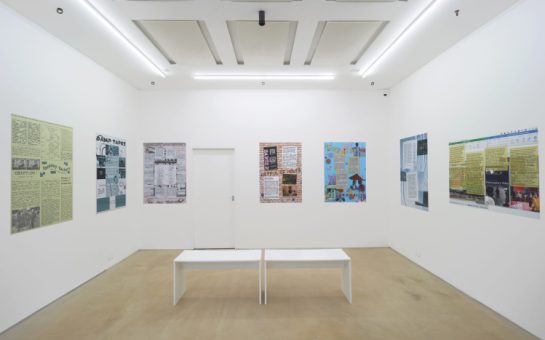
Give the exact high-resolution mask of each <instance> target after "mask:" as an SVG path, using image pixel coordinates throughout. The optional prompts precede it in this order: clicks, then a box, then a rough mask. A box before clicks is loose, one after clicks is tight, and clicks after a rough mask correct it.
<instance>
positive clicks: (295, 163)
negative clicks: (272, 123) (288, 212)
mask: <svg viewBox="0 0 545 340" xmlns="http://www.w3.org/2000/svg"><path fill="white" fill-rule="evenodd" d="M301 150H302V147H301V143H260V144H259V169H260V171H259V189H260V190H259V191H260V201H261V203H290V202H293V203H301V202H302V200H303V198H302V196H303V185H302V176H301V174H302V172H301Z"/></svg>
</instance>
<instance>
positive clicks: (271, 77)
mask: <svg viewBox="0 0 545 340" xmlns="http://www.w3.org/2000/svg"><path fill="white" fill-rule="evenodd" d="M193 79H195V80H334V79H335V75H334V74H195V75H193Z"/></svg>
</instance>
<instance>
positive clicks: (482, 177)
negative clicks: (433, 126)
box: [449, 129, 540, 218]
mask: <svg viewBox="0 0 545 340" xmlns="http://www.w3.org/2000/svg"><path fill="white" fill-rule="evenodd" d="M537 137H538V131H537V129H527V130H518V131H513V132H507V133H503V134H500V135H497V136H491V137H483V138H476V139H471V140H464V141H459V142H453V143H449V151H450V155H449V157H450V172H449V188H450V201H451V202H452V203H458V204H465V205H470V206H475V207H480V208H485V209H490V210H497V211H503V212H509V213H512V214H517V215H524V216H529V217H535V218H539V211H540V202H539V159H538V138H537Z"/></svg>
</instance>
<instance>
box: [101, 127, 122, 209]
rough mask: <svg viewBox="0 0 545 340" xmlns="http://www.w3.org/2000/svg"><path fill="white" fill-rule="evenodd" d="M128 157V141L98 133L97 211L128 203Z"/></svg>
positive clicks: (119, 206) (120, 206) (115, 207)
mask: <svg viewBox="0 0 545 340" xmlns="http://www.w3.org/2000/svg"><path fill="white" fill-rule="evenodd" d="M126 159H127V143H126V141H125V140H124V139H121V138H116V137H111V136H107V135H103V134H97V136H96V168H97V183H96V185H97V193H96V196H97V197H96V200H97V202H96V204H97V207H96V209H97V210H96V212H97V213H100V212H104V211H108V210H114V209H117V208H122V207H124V206H125V205H126V201H127V199H126V197H127V196H126V195H127V179H126V168H125V164H126Z"/></svg>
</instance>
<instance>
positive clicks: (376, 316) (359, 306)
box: [0, 248, 534, 340]
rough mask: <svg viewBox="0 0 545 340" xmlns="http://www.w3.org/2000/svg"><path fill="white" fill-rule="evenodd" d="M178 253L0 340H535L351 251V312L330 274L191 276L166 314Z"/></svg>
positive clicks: (438, 285) (75, 295)
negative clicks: (261, 294) (262, 293)
mask: <svg viewBox="0 0 545 340" xmlns="http://www.w3.org/2000/svg"><path fill="white" fill-rule="evenodd" d="M178 253H179V251H170V250H169V251H139V252H137V253H135V254H134V255H132V256H130V257H129V258H127V259H126V260H124V261H123V262H121V263H120V264H118V265H116V266H114V267H113V268H111V269H110V270H108V271H106V272H105V273H103V274H102V275H100V276H98V277H96V278H95V279H93V280H91V281H89V282H88V283H86V284H85V285H83V286H82V287H80V288H78V289H76V290H75V291H73V292H71V293H69V294H67V295H66V296H64V297H62V298H61V299H59V300H57V301H55V302H54V303H52V304H51V305H49V306H47V307H46V308H44V309H42V310H41V311H39V312H38V313H36V314H34V315H32V316H31V317H29V318H28V319H26V320H24V321H23V322H21V323H20V324H18V325H16V326H15V327H13V328H11V329H10V330H8V331H7V332H5V333H4V334H2V335H1V336H0V340H7V339H25V340H26V339H40V340H42V339H78V340H79V339H419V340H420V339H479V340H480V339H533V338H534V337H533V336H532V335H531V334H529V333H527V332H526V331H524V330H523V329H521V328H519V327H518V326H516V325H515V324H513V323H511V322H510V321H508V320H506V319H505V318H503V317H501V316H500V315H498V314H497V313H495V312H493V311H492V310H490V309H488V308H487V307H485V306H483V305H481V304H480V303H478V302H476V301H474V300H472V299H471V298H468V297H467V296H465V295H464V294H462V293H461V292H459V291H458V290H456V289H455V288H453V287H451V286H450V285H448V284H446V283H445V282H443V281H441V280H440V279H438V278H437V277H435V276H433V275H432V274H430V273H428V272H427V271H425V270H423V269H422V268H420V267H418V266H417V265H415V264H413V263H412V262H410V261H408V260H407V259H405V258H404V257H402V256H400V255H399V254H397V253H396V252H394V251H393V250H391V249H388V248H377V249H348V250H347V253H348V254H349V255H350V256H351V258H352V284H353V300H354V301H353V304H349V303H348V302H347V301H346V299H345V297H344V295H343V294H342V292H341V290H340V274H339V271H337V270H334V269H312V270H307V269H305V270H270V271H269V272H268V279H269V281H268V282H269V301H268V304H267V305H259V304H258V300H257V299H258V296H257V275H256V273H255V271H251V270H230V271H192V272H190V273H189V275H188V281H187V284H188V290H187V292H186V294H185V295H184V297H183V298H182V300H180V302H179V303H178V305H176V306H175V307H174V306H172V260H173V259H174V258H175V257H176V256H177V255H178Z"/></svg>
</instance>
